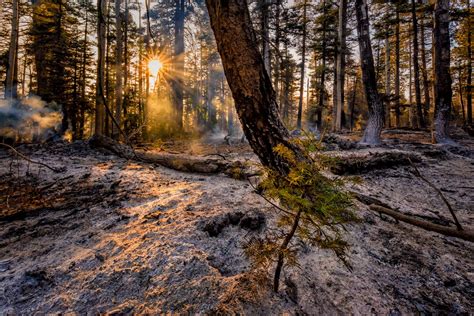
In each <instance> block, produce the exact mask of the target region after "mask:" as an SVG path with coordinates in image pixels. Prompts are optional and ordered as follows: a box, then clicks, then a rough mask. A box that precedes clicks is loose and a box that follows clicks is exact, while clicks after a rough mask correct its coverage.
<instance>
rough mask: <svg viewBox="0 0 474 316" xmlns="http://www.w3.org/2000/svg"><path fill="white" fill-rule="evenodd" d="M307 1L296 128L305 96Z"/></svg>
mask: <svg viewBox="0 0 474 316" xmlns="http://www.w3.org/2000/svg"><path fill="white" fill-rule="evenodd" d="M306 2H307V0H304V1H303V38H302V47H301V73H300V98H299V101H298V118H297V121H296V128H297V129H301V127H302V124H301V121H302V117H303V96H304V74H305V63H306V10H307V8H306Z"/></svg>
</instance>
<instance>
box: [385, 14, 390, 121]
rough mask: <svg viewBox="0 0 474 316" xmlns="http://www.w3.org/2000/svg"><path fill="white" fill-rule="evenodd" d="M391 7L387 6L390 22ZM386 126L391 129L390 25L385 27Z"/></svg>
mask: <svg viewBox="0 0 474 316" xmlns="http://www.w3.org/2000/svg"><path fill="white" fill-rule="evenodd" d="M389 9H390V7H389V6H388V5H387V15H386V19H387V20H388V17H389V16H388V15H389V12H388V10H389ZM385 27H386V28H387V29H386V30H385V104H386V105H385V111H384V112H385V126H386V127H390V25H389V24H388V23H387V25H386V26H385Z"/></svg>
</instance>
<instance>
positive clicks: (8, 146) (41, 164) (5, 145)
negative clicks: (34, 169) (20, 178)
mask: <svg viewBox="0 0 474 316" xmlns="http://www.w3.org/2000/svg"><path fill="white" fill-rule="evenodd" d="M0 146H3V147H6V148H8V149H10V150H11V151H13V152H14V153H15V155H17V156H18V157H21V158H22V159H24V160H26V161H28V162H30V163H33V164H37V165H40V166H43V167H46V168H48V169H49V170H51V171H54V172H56V173H59V172H64V168H54V167H51V166H48V165H47V164H45V163H43V162H41V161H35V160H31V159H30V158H28V157H27V156H25V155H23V154H22V153H20V152H19V151H18V150H16V149H15V148H13V147H12V146H10V145H7V144H5V143H0Z"/></svg>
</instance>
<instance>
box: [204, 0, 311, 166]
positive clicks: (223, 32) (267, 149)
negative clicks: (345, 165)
mask: <svg viewBox="0 0 474 316" xmlns="http://www.w3.org/2000/svg"><path fill="white" fill-rule="evenodd" d="M206 4H207V8H208V11H209V16H210V20H211V26H212V29H213V31H214V36H215V38H216V42H217V48H218V50H219V53H220V56H221V58H222V64H223V66H224V71H225V74H226V77H227V80H228V83H229V86H230V89H231V90H232V95H233V97H234V100H235V104H236V108H237V113H238V115H239V118H240V121H241V123H242V128H243V130H244V133H245V136H246V137H247V139H248V141H249V143H250V146H251V147H252V149H253V150H254V152H255V153H256V155H257V156H258V157H259V159H260V161H261V162H262V164H263V165H265V166H267V167H270V168H272V169H274V170H277V171H279V172H281V173H283V174H286V173H287V172H288V162H287V161H286V160H285V159H284V158H282V157H281V156H279V155H277V154H276V153H275V152H274V148H275V146H277V145H284V146H286V147H287V148H289V149H290V150H292V151H293V152H294V153H295V154H296V156H297V157H302V154H301V151H300V149H299V148H298V147H296V146H295V145H293V144H292V143H291V142H289V133H288V130H287V129H286V128H285V127H284V125H283V123H282V121H281V120H280V117H279V115H278V105H277V101H276V97H275V91H274V90H273V88H272V83H271V80H270V78H269V76H268V74H267V72H266V70H265V65H264V62H263V58H262V56H261V55H260V52H259V51H258V46H257V45H256V43H257V39H256V36H255V31H254V29H253V27H252V21H251V19H250V13H249V11H248V6H247V1H246V0H206Z"/></svg>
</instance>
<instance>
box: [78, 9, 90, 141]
mask: <svg viewBox="0 0 474 316" xmlns="http://www.w3.org/2000/svg"><path fill="white" fill-rule="evenodd" d="M88 13H89V8H88V7H87V8H86V9H85V14H86V16H85V25H84V43H83V46H82V70H81V77H82V78H81V109H80V118H79V138H80V139H82V138H83V137H84V124H85V113H86V87H87V73H86V72H87V65H86V64H87V46H88V39H87V38H88V37H87V36H88V31H89V15H88Z"/></svg>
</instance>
